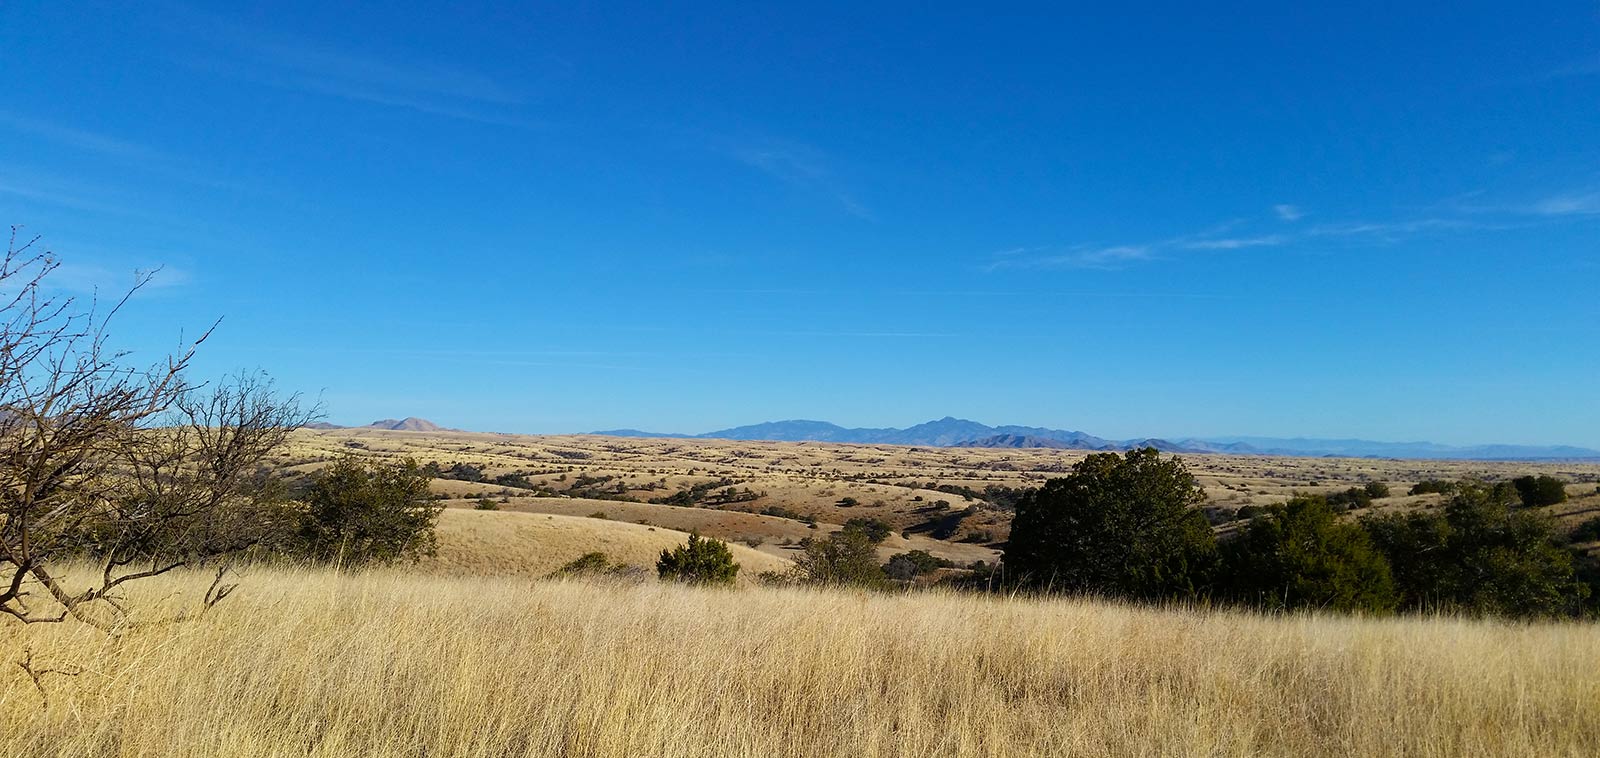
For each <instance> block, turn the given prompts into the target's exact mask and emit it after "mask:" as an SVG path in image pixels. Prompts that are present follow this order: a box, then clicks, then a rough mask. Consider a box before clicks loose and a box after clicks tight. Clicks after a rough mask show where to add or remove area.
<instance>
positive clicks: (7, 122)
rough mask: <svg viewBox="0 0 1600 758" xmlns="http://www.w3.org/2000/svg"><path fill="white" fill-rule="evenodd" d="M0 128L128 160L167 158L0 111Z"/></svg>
mask: <svg viewBox="0 0 1600 758" xmlns="http://www.w3.org/2000/svg"><path fill="white" fill-rule="evenodd" d="M0 127H4V128H6V129H10V130H12V131H16V132H21V133H23V134H30V135H33V136H35V137H39V138H41V139H45V140H49V141H51V142H56V143H59V144H63V145H67V146H69V147H75V148H79V149H82V150H87V151H89V152H93V153H98V154H100V155H104V156H108V157H111V158H116V159H119V160H124V161H129V162H140V163H144V162H154V161H163V160H166V158H167V156H166V155H164V154H163V153H161V152H160V151H157V150H154V149H151V148H149V147H146V146H144V145H140V144H137V143H134V142H130V141H127V140H124V139H120V138H117V137H112V136H109V135H105V134H99V133H96V132H92V131H88V130H85V129H78V128H75V127H71V126H64V125H61V124H56V123H52V122H49V121H43V120H40V119H35V118H28V117H26V116H21V115H17V114H14V113H6V112H0Z"/></svg>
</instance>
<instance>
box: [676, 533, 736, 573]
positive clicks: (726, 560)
mask: <svg viewBox="0 0 1600 758" xmlns="http://www.w3.org/2000/svg"><path fill="white" fill-rule="evenodd" d="M656 573H657V574H659V575H660V577H661V578H662V579H670V580H672V581H677V582H687V583H689V584H733V582H734V580H735V578H737V577H738V575H739V564H738V563H736V562H734V560H733V552H732V551H731V550H729V549H728V543H726V542H723V541H721V540H714V539H709V538H706V537H701V536H700V535H699V534H690V535H689V541H688V542H686V543H684V544H682V545H679V546H678V547H676V548H673V549H671V550H663V551H661V559H660V560H658V561H656Z"/></svg>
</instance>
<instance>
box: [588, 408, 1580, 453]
mask: <svg viewBox="0 0 1600 758" xmlns="http://www.w3.org/2000/svg"><path fill="white" fill-rule="evenodd" d="M592 434H598V435H605V436H609V437H679V438H685V439H725V440H773V441H778V442H845V443H854V444H868V445H922V446H928V447H984V448H1057V449H1063V450H1129V449H1132V448H1140V447H1154V448H1156V449H1157V450H1161V451H1164V452H1171V453H1228V454H1234V455H1285V456H1308V457H1318V456H1324V457H1341V458H1441V459H1455V460H1578V459H1600V450H1591V449H1588V448H1582V447H1572V446H1568V445H1550V446H1538V445H1474V446H1468V447H1459V446H1452V445H1438V444H1434V443H1432V442H1373V441H1371V440H1355V439H1306V438H1298V437H1297V438H1278V437H1218V438H1215V439H1196V438H1184V439H1179V440H1173V441H1169V440H1165V439H1159V438H1145V439H1131V440H1112V439H1106V438H1104V437H1096V436H1094V435H1092V434H1088V433H1086V432H1079V431H1071V430H1066V429H1047V428H1044V427H1036V426H1014V425H1007V426H989V425H987V424H980V423H978V422H976V421H969V420H967V419H959V418H954V417H951V416H946V417H944V418H942V419H939V420H937V421H929V422H926V423H922V424H917V425H916V426H911V427H907V428H905V429H895V428H892V427H889V428H855V429H852V428H846V427H842V426H839V425H838V424H830V423H828V422H826V421H806V420H792V421H768V422H766V423H762V424H752V425H750V426H736V427H734V428H732V429H722V430H719V431H715V432H707V433H705V434H662V433H659V432H642V431H639V430H637V429H611V430H608V431H602V432H592Z"/></svg>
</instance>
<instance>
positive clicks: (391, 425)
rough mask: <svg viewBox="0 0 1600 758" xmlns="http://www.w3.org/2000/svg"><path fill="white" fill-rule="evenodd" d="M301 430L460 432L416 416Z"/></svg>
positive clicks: (323, 423) (310, 426)
mask: <svg viewBox="0 0 1600 758" xmlns="http://www.w3.org/2000/svg"><path fill="white" fill-rule="evenodd" d="M301 428H302V429H316V430H318V431H326V430H329V429H382V430H384V431H390V432H455V431H460V430H459V429H451V428H449V427H444V426H439V425H438V424H435V423H433V422H432V421H429V420H427V419H425V418H417V417H416V416H407V417H405V418H403V419H393V418H386V419H379V420H377V421H374V422H372V423H370V424H367V425H366V426H340V425H338V424H330V423H328V422H326V421H313V422H311V423H309V424H305V425H303V426H302V427H301ZM641 434H643V433H642V432H641ZM616 436H628V435H620V434H619V435H616Z"/></svg>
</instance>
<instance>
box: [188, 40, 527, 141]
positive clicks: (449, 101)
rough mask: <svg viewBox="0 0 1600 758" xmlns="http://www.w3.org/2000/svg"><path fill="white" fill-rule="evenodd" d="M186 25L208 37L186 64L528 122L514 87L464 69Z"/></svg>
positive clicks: (430, 109)
mask: <svg viewBox="0 0 1600 758" xmlns="http://www.w3.org/2000/svg"><path fill="white" fill-rule="evenodd" d="M189 21H190V23H189V26H191V27H194V29H195V30H196V31H199V32H200V34H199V36H200V37H201V38H203V39H206V40H207V41H209V42H210V45H209V46H208V47H209V50H207V51H205V52H203V53H202V54H201V55H202V56H203V58H204V59H203V60H189V61H186V62H188V63H191V64H194V65H196V66H197V67H200V68H205V69H207V70H221V71H224V72H227V73H230V74H232V75H234V76H236V77H238V78H242V79H245V80H248V81H253V82H255V83H257V84H263V85H267V86H272V87H278V88H281V89H288V90H294V91H299V92H306V93H311V94H319V95H327V96H330V97H337V98H342V99H346V100H352V101H357V102H364V103H370V104H374V105H382V106H388V107H394V108H404V109H409V110H414V111H419V112H423V113H429V114H433V115H438V116H445V117H448V118H455V119H462V120H467V121H476V122H480V123H488V124H498V125H505V126H533V125H535V124H534V122H533V121H531V120H528V119H525V118H522V117H521V116H520V115H519V114H518V113H517V109H518V107H519V106H521V105H523V104H524V102H525V101H526V98H525V97H524V95H523V93H522V92H521V91H519V90H518V89H516V88H514V87H512V86H510V85H508V84H505V83H504V82H502V81H500V80H498V79H496V78H494V77H491V76H489V75H486V74H483V73H480V72H477V71H473V70H470V69H468V68H465V67H461V66H455V65H450V64H447V63H437V62H428V61H419V60H406V61H400V60H394V59H389V58H384V57H381V56H376V55H371V54H366V53H361V52H355V51H352V50H348V49H340V48H337V47H334V46H332V45H328V44H325V43H318V42H315V41H312V40H309V39H304V38H299V37H294V36H290V35H287V34H282V33H278V32H274V31H271V30H265V29H260V28H247V27H245V26H244V25H242V24H239V23H236V22H234V21H232V20H229V19H224V18H220V17H210V16H200V15H195V16H193V17H192V18H191V19H190V20H189Z"/></svg>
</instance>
